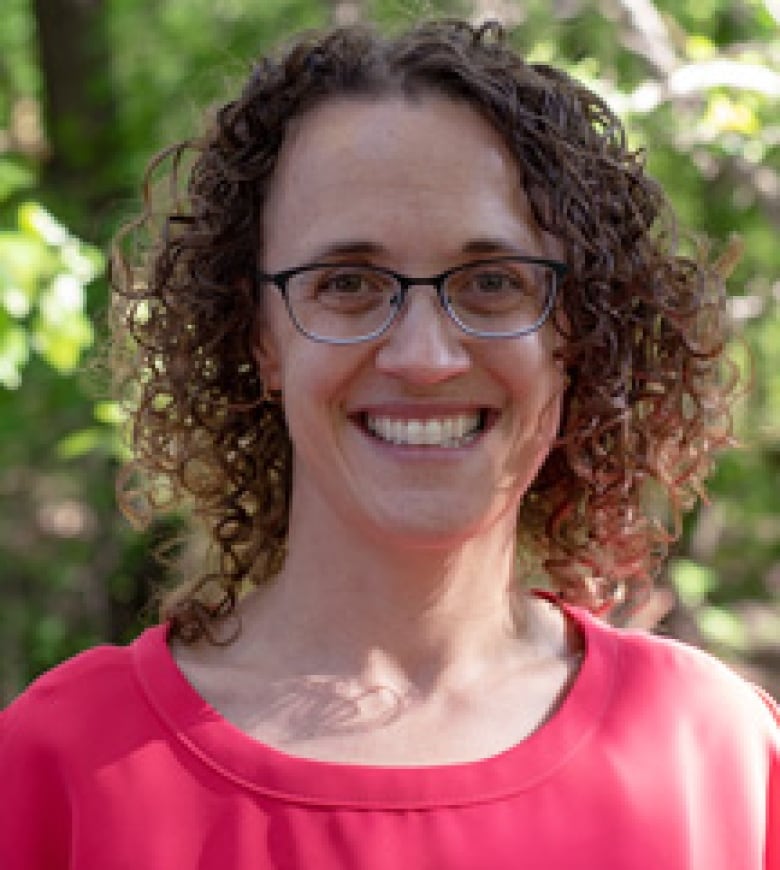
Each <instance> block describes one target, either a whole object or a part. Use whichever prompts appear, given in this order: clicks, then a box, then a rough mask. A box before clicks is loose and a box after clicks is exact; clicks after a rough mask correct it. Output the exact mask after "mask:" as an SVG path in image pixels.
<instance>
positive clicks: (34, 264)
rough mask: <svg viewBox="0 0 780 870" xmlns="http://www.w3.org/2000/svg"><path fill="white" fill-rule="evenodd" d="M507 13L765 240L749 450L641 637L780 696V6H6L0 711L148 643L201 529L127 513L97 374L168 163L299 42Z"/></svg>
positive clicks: (684, 212) (744, 314)
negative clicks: (116, 292)
mask: <svg viewBox="0 0 780 870" xmlns="http://www.w3.org/2000/svg"><path fill="white" fill-rule="evenodd" d="M431 14H458V15H462V16H465V17H468V18H471V19H473V20H481V19H484V18H498V19H500V20H503V21H504V22H505V23H507V24H508V25H511V26H512V27H513V29H514V36H513V39H514V40H515V41H516V43H517V44H518V46H520V47H521V48H522V49H523V50H524V51H525V52H526V53H527V54H528V55H529V56H530V57H531V58H532V59H535V60H539V61H549V62H552V63H554V64H557V65H560V66H562V67H564V68H566V69H568V70H569V71H570V72H572V73H573V74H574V75H575V76H577V77H579V78H580V79H582V80H583V81H585V82H586V83H588V84H589V85H590V86H592V87H593V88H594V89H595V90H597V91H598V92H599V93H601V94H602V95H603V96H604V97H605V99H606V100H607V101H608V102H609V103H610V104H611V105H612V106H613V108H614V109H615V110H616V111H617V112H618V113H619V114H620V116H621V117H622V118H623V119H624V120H625V122H626V125H627V127H628V130H629V133H630V136H631V140H632V142H633V143H634V144H635V145H636V146H640V145H641V146H643V147H645V148H646V149H647V152H648V162H649V166H650V170H651V172H652V173H653V174H654V175H655V176H656V177H657V178H658V179H659V180H660V181H661V183H662V184H663V186H664V187H665V188H666V190H667V191H668V192H669V194H670V196H671V198H672V200H673V202H674V204H675V205H676V207H677V210H678V212H679V214H680V216H681V218H682V221H683V223H684V224H686V225H687V226H690V227H692V228H694V229H695V230H697V231H700V232H703V233H705V234H706V235H707V236H709V237H710V238H711V239H712V240H713V242H712V245H713V251H714V252H715V253H718V252H721V251H723V250H725V249H726V248H727V245H728V243H729V239H730V238H731V237H732V234H733V233H738V234H739V236H741V238H742V241H743V244H744V255H743V257H742V260H741V261H740V263H739V265H738V266H737V268H736V270H735V272H734V274H733V276H732V279H731V281H730V292H731V294H732V295H731V300H730V313H731V317H732V320H733V324H734V334H735V336H737V337H738V338H739V339H740V341H739V342H737V341H735V343H734V349H733V353H734V357H735V359H736V360H737V361H738V363H739V364H740V365H741V366H743V367H745V368H747V366H748V360H749V358H750V357H752V367H753V372H752V380H753V383H752V390H751V392H750V395H749V396H748V397H746V398H745V399H744V401H742V403H741V405H740V408H739V412H738V417H737V430H738V435H739V436H740V438H741V440H742V441H743V443H744V448H743V449H742V450H740V451H732V452H729V453H728V454H726V455H724V456H723V458H722V460H721V462H720V464H719V466H718V470H717V472H716V474H715V475H714V478H713V480H712V485H711V490H710V494H711V500H710V502H709V504H706V505H704V506H702V507H700V508H699V509H698V511H697V512H696V513H694V514H693V515H691V516H690V517H689V519H688V522H687V524H686V528H685V534H684V538H683V540H682V541H681V543H680V544H679V545H677V546H676V547H675V549H674V551H673V553H672V557H671V559H670V561H669V565H668V569H667V571H666V573H665V574H664V576H663V577H662V578H661V581H660V583H659V586H658V590H657V592H656V594H655V596H654V597H653V599H652V600H651V601H650V602H649V604H648V606H647V607H646V608H645V609H644V610H642V611H641V612H640V613H639V614H637V615H636V616H635V617H634V622H635V623H637V624H641V625H643V626H646V627H654V628H655V629H656V630H658V631H660V632H662V633H666V634H671V635H674V636H676V637H680V638H682V639H684V640H686V641H688V642H690V643H694V644H697V645H700V646H703V647H705V648H707V649H709V650H711V651H712V652H714V653H715V654H716V655H718V656H720V657H721V658H722V659H724V660H725V661H727V662H729V663H730V664H732V665H733V666H734V667H735V668H736V669H738V670H739V671H740V672H741V673H743V674H746V675H747V676H748V677H749V678H750V679H752V680H754V681H755V682H757V683H759V684H761V685H763V686H765V687H766V688H767V689H768V690H769V691H770V692H771V693H773V694H774V695H775V697H780V612H779V609H778V598H779V597H780V0H655V2H653V0H470V2H466V0H464V2H447V0H440V2H427V3H423V2H417V0H375V2H371V0H362V2H361V0H341V2H338V0H330V2H329V0H257V2H254V3H250V2H245V0H3V8H2V17H1V18H0V704H3V703H5V702H7V701H9V700H10V699H11V698H12V697H14V695H15V694H17V693H18V692H19V691H21V689H22V688H23V687H24V686H25V685H26V684H27V683H28V682H29V681H30V680H31V679H33V678H34V677H35V676H36V675H37V674H39V673H41V672H42V671H43V670H45V669H47V668H49V667H51V666H52V665H54V664H56V663H57V662H59V661H60V660H62V659H63V658H65V657H67V656H70V655H72V654H73V653H75V652H77V651H78V650H80V649H82V648H84V647H85V646H88V645H92V644H96V643H100V642H107V641H108V642H124V641H127V640H129V639H130V638H132V637H133V636H134V635H135V634H136V633H137V632H138V631H140V630H141V628H142V627H143V626H144V624H146V623H148V622H149V621H151V620H152V619H153V618H154V617H153V613H151V612H150V610H149V608H148V607H146V608H145V604H146V602H147V600H148V598H149V595H150V590H151V589H152V588H154V587H155V586H156V585H157V584H159V583H160V582H161V581H162V580H164V576H163V573H164V572H163V569H162V568H161V567H160V565H159V564H158V563H157V562H156V561H155V559H154V558H153V556H152V553H153V552H154V550H155V549H156V548H158V547H159V544H160V542H161V541H162V540H164V539H165V537H166V536H167V535H168V534H169V533H170V532H171V531H174V530H175V528H176V525H177V520H176V519H175V518H172V519H170V520H166V521H162V522H158V523H157V524H156V525H154V526H153V527H152V528H151V529H149V530H146V531H144V532H139V531H136V530H133V529H132V528H131V527H130V526H129V524H128V523H127V521H126V520H124V519H123V518H122V517H121V516H120V515H119V514H118V512H117V509H116V505H115V497H114V483H113V481H114V475H115V471H116V468H117V465H118V463H119V460H120V458H121V455H122V446H121V439H120V435H119V428H118V424H119V422H120V414H119V412H118V409H117V407H116V406H115V405H114V404H112V403H111V402H110V401H109V400H108V399H107V398H100V397H99V395H97V394H96V393H95V389H94V386H95V385H94V377H93V376H91V375H90V374H89V371H88V365H89V360H90V358H91V356H93V355H94V353H95V349H96V347H97V346H99V343H100V340H101V337H102V334H103V333H104V331H105V326H104V323H105V309H106V300H107V283H106V278H105V251H106V247H107V243H108V240H109V239H110V237H111V235H112V234H113V232H114V231H115V230H116V228H117V227H118V225H119V224H120V223H121V222H122V221H124V220H127V219H128V218H129V217H131V216H132V214H133V212H134V209H135V208H136V206H137V188H138V183H139V180H140V177H141V174H142V171H143V168H144V165H145V163H146V161H147V160H148V158H149V157H150V156H151V155H152V154H153V153H154V152H155V151H156V150H158V149H159V148H161V147H163V146H164V145H165V144H168V143H169V142H170V141H172V140H173V139H175V138H177V137H184V136H186V135H188V134H189V133H191V132H193V131H194V130H195V129H197V125H198V120H197V119H198V118H199V116H200V113H201V109H202V107H203V106H205V105H207V104H209V103H211V102H213V101H214V100H216V99H218V98H220V97H221V96H222V95H224V94H225V93H226V89H229V88H230V84H231V82H236V81H237V80H240V79H241V78H242V77H243V76H244V75H245V73H246V72H247V70H248V69H249V66H250V63H251V61H252V59H253V58H254V57H255V56H256V55H257V54H258V53H260V52H262V51H263V50H264V49H266V48H268V47H269V46H270V45H272V44H274V43H275V42H277V41H278V40H279V39H280V38H284V37H285V36H288V35H290V34H291V33H293V32H295V31H297V30H300V29H303V28H310V27H319V26H322V25H326V24H328V23H333V22H339V23H344V22H352V21H356V20H361V19H363V20H372V21H376V22H378V23H380V24H382V25H387V26H393V25H396V24H399V23H403V22H408V21H410V20H413V19H415V18H418V17H421V16H424V15H431Z"/></svg>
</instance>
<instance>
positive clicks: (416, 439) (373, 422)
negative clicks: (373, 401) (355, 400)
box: [360, 409, 489, 447]
mask: <svg viewBox="0 0 780 870" xmlns="http://www.w3.org/2000/svg"><path fill="white" fill-rule="evenodd" d="M488 413H489V412H488V411H487V409H476V410H473V411H468V412H459V413H451V414H445V413H440V414H437V415H435V416H430V415H426V416H425V417H422V416H420V417H415V416H406V415H405V416H403V417H400V416H395V415H393V414H382V413H370V412H365V413H363V414H361V415H360V418H361V423H362V426H363V428H364V429H365V430H366V431H367V432H368V433H369V434H370V435H372V436H373V437H375V438H378V439H379V440H380V441H385V442H387V443H389V444H396V445H400V446H408V447H462V446H464V445H466V444H468V443H470V442H471V441H473V440H474V439H475V438H476V437H477V436H478V435H479V434H480V433H481V432H482V431H484V429H485V426H486V423H487V420H488Z"/></svg>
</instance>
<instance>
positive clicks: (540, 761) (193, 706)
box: [132, 595, 617, 809]
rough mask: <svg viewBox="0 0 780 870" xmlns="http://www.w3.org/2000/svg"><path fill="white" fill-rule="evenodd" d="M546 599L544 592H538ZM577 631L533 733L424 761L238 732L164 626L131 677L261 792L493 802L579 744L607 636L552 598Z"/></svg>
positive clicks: (423, 802)
mask: <svg viewBox="0 0 780 870" xmlns="http://www.w3.org/2000/svg"><path fill="white" fill-rule="evenodd" d="M544 597H548V596H546V595H545V596H544ZM551 600H553V602H554V603H555V604H556V605H557V606H558V607H560V608H561V610H562V611H563V613H564V615H565V616H566V617H567V618H568V619H569V620H571V622H572V623H573V624H574V626H575V627H576V628H577V629H578V630H579V633H580V635H581V637H582V642H583V655H582V661H581V664H580V667H579V671H578V673H577V674H576V676H575V678H574V680H573V682H572V684H571V685H570V686H569V689H568V691H567V693H566V695H565V696H564V698H563V699H562V701H561V703H560V704H559V705H558V708H557V709H556V710H555V712H554V713H553V714H552V715H551V716H550V717H549V719H547V721H546V722H545V723H544V724H543V725H542V726H541V727H540V728H538V729H537V730H536V731H534V732H533V733H532V734H530V735H529V736H528V737H526V738H525V739H524V740H522V741H520V742H519V743H517V744H516V745H515V746H512V747H510V748H508V749H505V750H503V751H501V752H499V753H497V754H496V755H491V756H489V757H487V758H479V759H476V760H473V761H467V762H459V763H455V764H444V765H431V766H413V767H403V766H385V765H381V766H374V765H365V764H353V763H345V762H331V761H322V760H315V759H310V758H304V757H300V756H295V755H290V754H288V753H285V752H283V751H282V750H279V749H275V748H273V747H271V746H268V745H267V744H264V743H261V742H260V741H258V740H255V739H254V738H252V737H250V736H249V735H247V734H245V733H244V732H243V731H240V730H239V729H238V728H237V727H236V726H234V725H233V724H232V723H230V722H229V721H228V720H226V719H225V718H224V717H223V716H222V715H221V714H220V713H218V712H217V711H216V710H215V709H214V708H213V707H211V706H210V705H209V704H208V703H207V702H206V701H205V700H204V699H203V698H202V697H201V696H200V695H199V694H198V693H197V692H196V691H195V689H194V688H193V687H192V686H191V685H190V683H189V682H188V681H187V680H186V678H185V677H184V675H183V674H182V672H181V671H180V670H179V668H178V665H177V664H176V661H175V659H174V658H173V655H172V653H171V651H170V649H169V647H168V641H167V638H168V630H169V627H168V625H167V624H161V625H158V626H155V627H153V628H151V629H148V630H147V631H146V632H145V633H144V634H143V635H141V637H140V638H139V639H138V640H137V641H136V642H135V643H134V644H133V647H132V649H133V659H134V667H135V671H136V675H137V677H138V680H139V682H140V685H141V687H142V689H143V691H144V694H145V696H146V698H147V700H148V702H149V704H150V705H151V707H152V708H153V709H154V710H155V712H156V713H157V715H158V716H159V718H160V719H161V720H162V721H163V723H164V725H165V727H166V729H167V730H168V731H169V732H170V733H171V736H172V737H173V738H174V739H175V740H176V741H177V742H178V743H179V744H181V745H182V746H184V747H185V748H186V749H187V750H188V751H189V752H190V753H191V754H193V755H194V756H197V758H199V759H200V761H201V762H202V763H203V764H205V765H206V766H208V767H210V768H211V769H212V770H213V771H215V772H216V773H218V774H219V775H221V776H223V777H225V778H227V779H229V780H231V781H232V782H233V783H234V784H236V785H238V786H240V787H243V788H245V789H248V790H250V791H253V792H256V793H259V794H262V795H265V796H267V797H268V798H275V799H277V800H284V801H287V802H293V803H302V804H309V805H320V806H342V807H354V808H366V809H368V808H385V809H393V808H394V809H415V808H433V807H441V806H453V805H464V804H471V803H482V802H486V801H491V800H496V799H498V798H500V797H504V796H507V795H510V794H512V793H517V792H520V791H524V790H527V789H529V788H532V787H534V786H535V785H537V784H538V783H540V782H541V781H543V780H545V779H547V778H548V777H550V776H552V775H554V774H555V772H556V771H558V770H559V769H560V768H561V767H563V766H564V765H566V764H567V763H568V762H569V761H570V760H571V758H572V757H573V756H574V755H575V754H576V753H577V752H579V751H581V750H582V748H583V747H584V745H585V744H586V743H587V741H588V740H589V739H590V738H591V737H592V735H593V733H594V732H595V731H596V729H597V728H598V726H599V724H600V721H601V719H602V717H603V714H604V712H605V710H606V707H607V705H608V702H609V698H610V695H611V691H612V687H613V684H614V679H615V670H616V668H615V657H616V654H617V648H616V644H615V638H614V635H613V634H612V633H611V632H609V631H608V630H607V629H606V628H605V627H604V626H603V625H602V624H601V623H600V622H599V621H598V620H597V619H596V617H594V616H592V615H591V614H589V613H587V612H586V611H583V610H580V609H579V608H575V607H571V606H569V605H566V604H563V603H562V602H560V601H558V600H557V599H551Z"/></svg>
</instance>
